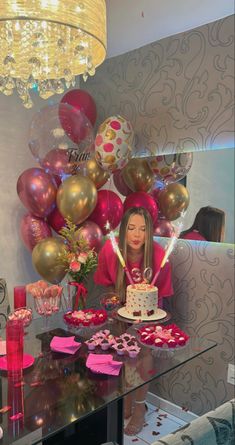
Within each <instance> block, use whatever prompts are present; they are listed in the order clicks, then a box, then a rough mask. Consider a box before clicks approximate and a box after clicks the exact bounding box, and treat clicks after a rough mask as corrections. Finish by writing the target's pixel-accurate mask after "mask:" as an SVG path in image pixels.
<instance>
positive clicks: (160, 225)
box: [154, 218, 174, 238]
mask: <svg viewBox="0 0 235 445" xmlns="http://www.w3.org/2000/svg"><path fill="white" fill-rule="evenodd" d="M154 235H156V236H164V237H168V238H172V236H174V227H173V226H172V224H171V223H170V221H167V219H164V218H163V219H162V218H161V219H158V221H157V223H156V225H155V228H154Z"/></svg>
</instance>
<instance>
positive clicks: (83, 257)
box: [78, 252, 88, 264]
mask: <svg viewBox="0 0 235 445" xmlns="http://www.w3.org/2000/svg"><path fill="white" fill-rule="evenodd" d="M87 257H88V253H86V252H81V253H80V254H79V257H78V261H80V263H82V264H85V262H86V260H87Z"/></svg>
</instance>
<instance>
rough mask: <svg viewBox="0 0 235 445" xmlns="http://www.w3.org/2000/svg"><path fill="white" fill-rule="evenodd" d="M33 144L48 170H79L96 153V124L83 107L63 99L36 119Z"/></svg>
mask: <svg viewBox="0 0 235 445" xmlns="http://www.w3.org/2000/svg"><path fill="white" fill-rule="evenodd" d="M62 123H63V126H62ZM65 127H66V131H65ZM71 134H72V135H73V138H72V139H71V138H70V136H71ZM29 148H30V151H31V153H32V155H33V156H34V158H35V159H36V161H37V162H38V163H39V164H40V165H41V167H42V168H43V169H44V170H45V171H46V172H47V173H50V174H53V175H58V176H60V177H61V176H63V175H65V174H66V175H67V174H75V173H76V170H77V169H78V168H79V166H80V165H82V164H83V163H84V162H86V161H87V160H88V159H90V158H91V157H92V156H93V154H94V150H95V147H94V133H93V127H92V125H91V123H90V121H89V119H88V118H87V117H86V115H85V114H84V113H83V112H82V111H81V110H76V109H74V108H73V107H71V106H70V105H68V104H63V103H61V104H53V105H49V106H47V107H44V108H42V109H41V110H39V111H38V112H37V113H36V114H35V115H34V117H33V119H32V122H31V125H30V129H29Z"/></svg>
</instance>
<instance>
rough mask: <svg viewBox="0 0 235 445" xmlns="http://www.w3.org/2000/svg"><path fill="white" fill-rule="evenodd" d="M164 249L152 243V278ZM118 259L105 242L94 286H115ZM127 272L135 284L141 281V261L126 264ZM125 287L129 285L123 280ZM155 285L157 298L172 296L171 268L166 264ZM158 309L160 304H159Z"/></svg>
mask: <svg viewBox="0 0 235 445" xmlns="http://www.w3.org/2000/svg"><path fill="white" fill-rule="evenodd" d="M164 253H165V251H164V249H163V248H162V247H161V246H160V245H159V244H158V243H156V242H154V243H153V276H154V275H155V273H156V271H157V270H159V269H160V264H161V260H162V258H163V256H164ZM118 261H119V260H118V257H117V255H116V253H115V252H114V251H113V247H112V244H111V241H110V240H107V241H106V242H105V244H104V246H103V247H102V249H101V251H100V253H99V259H98V266H97V269H96V272H95V274H94V281H95V283H96V284H100V285H102V286H115V284H116V277H117V267H118ZM127 267H128V270H129V272H130V274H131V276H132V279H133V281H134V282H135V283H139V282H141V281H142V274H141V270H142V267H141V261H140V262H137V263H130V262H129V261H128V262H127ZM125 280H126V286H127V285H128V284H130V282H129V280H128V278H127V277H126V278H125ZM155 285H156V286H157V288H158V296H159V298H160V299H161V298H163V297H169V296H171V295H172V294H173V288H172V283H171V266H170V263H169V262H167V263H166V264H165V266H164V267H163V268H162V269H161V272H160V274H159V276H158V278H157V281H156V283H155ZM159 307H161V304H160V302H159Z"/></svg>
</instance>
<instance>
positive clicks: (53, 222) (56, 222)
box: [47, 207, 66, 233]
mask: <svg viewBox="0 0 235 445" xmlns="http://www.w3.org/2000/svg"><path fill="white" fill-rule="evenodd" d="M47 221H48V224H50V226H51V227H52V229H53V230H54V231H55V232H57V233H59V231H60V230H61V229H62V228H63V227H64V226H65V225H66V221H65V219H64V217H63V216H62V215H61V213H60V211H59V210H58V209H57V207H56V208H55V209H54V210H53V211H52V212H51V213H50V215H48V217H47Z"/></svg>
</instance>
